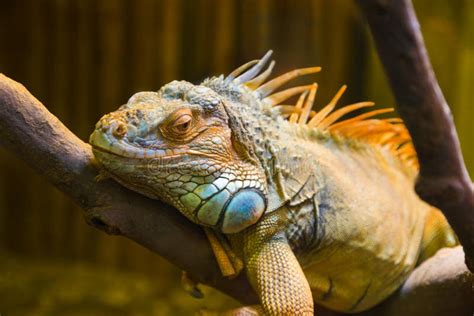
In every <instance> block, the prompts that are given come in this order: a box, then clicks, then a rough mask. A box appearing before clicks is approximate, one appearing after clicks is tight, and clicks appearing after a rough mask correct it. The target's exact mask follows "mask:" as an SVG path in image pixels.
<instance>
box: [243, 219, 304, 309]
mask: <svg viewBox="0 0 474 316" xmlns="http://www.w3.org/2000/svg"><path fill="white" fill-rule="evenodd" d="M274 220H275V218H273V219H272V218H271V217H270V218H268V219H264V220H262V221H261V222H260V223H258V224H257V225H256V226H255V227H252V228H250V229H248V231H247V232H246V233H245V236H244V241H243V247H244V248H243V249H244V260H245V268H246V271H247V276H248V279H249V281H250V283H251V284H252V286H253V288H254V289H255V291H256V292H257V294H258V296H259V298H260V304H261V308H262V309H263V311H264V313H265V314H267V315H313V298H312V295H311V290H310V287H309V284H308V281H307V280H306V277H305V275H304V273H303V270H302V269H301V266H300V265H299V263H298V261H297V260H296V257H295V255H294V254H293V251H292V250H291V247H290V245H289V243H288V240H287V239H286V237H285V235H284V234H283V233H281V232H275V230H276V227H278V226H279V225H276V223H275V221H274ZM280 227H281V226H280ZM255 310H256V311H258V310H259V309H258V308H257V309H255ZM247 313H248V310H247ZM243 315H245V313H243Z"/></svg>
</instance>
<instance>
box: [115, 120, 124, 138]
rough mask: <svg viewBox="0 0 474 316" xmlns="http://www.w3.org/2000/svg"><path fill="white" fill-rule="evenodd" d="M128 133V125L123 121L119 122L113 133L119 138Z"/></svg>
mask: <svg viewBox="0 0 474 316" xmlns="http://www.w3.org/2000/svg"><path fill="white" fill-rule="evenodd" d="M126 133H127V125H125V124H124V123H122V122H119V123H117V125H115V126H114V127H113V129H112V134H113V135H114V136H115V137H117V138H122V137H124V136H125V134H126Z"/></svg>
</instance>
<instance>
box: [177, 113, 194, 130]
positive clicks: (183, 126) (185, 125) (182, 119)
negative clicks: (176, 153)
mask: <svg viewBox="0 0 474 316" xmlns="http://www.w3.org/2000/svg"><path fill="white" fill-rule="evenodd" d="M192 120H193V117H192V116H191V115H190V114H188V113H186V114H183V115H181V116H179V117H178V118H177V119H176V120H175V121H174V122H173V124H172V126H173V129H174V130H175V131H176V132H178V133H185V132H187V131H188V130H189V128H190V127H191V122H192Z"/></svg>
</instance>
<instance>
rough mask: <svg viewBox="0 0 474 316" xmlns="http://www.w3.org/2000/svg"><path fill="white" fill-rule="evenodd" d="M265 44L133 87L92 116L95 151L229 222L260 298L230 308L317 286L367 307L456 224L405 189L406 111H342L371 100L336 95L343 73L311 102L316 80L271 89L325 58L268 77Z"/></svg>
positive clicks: (134, 180)
mask: <svg viewBox="0 0 474 316" xmlns="http://www.w3.org/2000/svg"><path fill="white" fill-rule="evenodd" d="M270 56H271V51H269V52H268V53H267V54H266V55H265V56H264V57H263V58H261V59H259V60H253V61H250V62H248V63H246V64H244V65H243V66H241V67H239V68H238V69H236V70H235V71H233V72H232V73H231V74H230V75H228V76H227V77H224V76H222V75H221V76H218V77H212V78H208V79H205V80H204V81H203V82H202V83H201V84H199V85H194V84H191V83H189V82H186V81H173V82H171V83H168V84H166V85H165V86H163V87H162V88H161V89H160V90H159V91H158V92H139V93H136V94H134V95H133V96H132V97H131V98H130V99H129V100H128V102H127V103H126V104H125V105H123V106H121V107H120V108H119V109H118V110H117V111H115V112H112V113H110V114H107V115H105V116H104V117H102V118H101V119H100V121H99V122H98V123H97V125H96V128H95V130H94V132H93V133H92V135H91V137H90V143H91V144H92V146H93V150H94V154H95V157H96V159H97V160H98V161H99V163H100V165H101V166H102V168H103V169H104V170H106V172H107V173H108V174H110V175H111V176H112V177H113V178H115V179H116V180H117V181H118V182H119V183H121V184H123V185H124V186H126V187H127V188H130V189H131V190H134V191H137V192H139V193H141V194H144V195H146V196H148V197H150V198H153V199H159V200H161V201H163V202H166V203H169V204H171V205H173V206H174V207H175V208H176V209H178V210H179V211H180V212H181V213H182V214H183V215H184V216H186V217H187V218H188V219H189V220H191V221H192V222H194V223H196V224H198V225H201V226H204V227H208V228H210V229H212V230H213V231H215V232H216V233H217V234H223V235H225V238H226V241H228V242H229V244H230V247H231V250H232V251H233V252H234V253H235V254H236V256H237V257H239V258H241V259H242V260H243V263H244V266H245V272H246V273H247V277H248V280H249V281H250V283H251V285H252V286H253V288H254V289H255V291H256V293H257V294H258V296H259V299H260V305H258V306H251V307H246V308H242V309H239V310H237V311H234V313H235V314H239V313H242V314H245V313H247V314H248V313H250V314H252V313H253V314H269V315H313V312H314V303H313V300H314V302H316V303H317V304H319V305H322V306H325V307H327V308H329V309H332V310H335V311H341V312H347V313H353V312H359V311H363V310H366V309H369V308H371V307H373V306H374V305H376V304H378V303H380V302H381V301H383V300H384V299H385V298H387V297H388V296H389V295H390V294H392V293H393V292H394V291H395V290H396V289H397V288H398V287H399V286H400V285H401V284H402V283H403V281H404V280H405V279H406V278H407V276H408V275H409V274H410V272H411V271H412V270H413V269H414V268H415V267H416V265H417V264H419V263H420V262H421V261H423V260H425V259H426V258H428V257H430V256H431V255H433V254H434V253H435V252H436V251H437V250H438V249H439V248H441V247H445V246H454V245H455V244H456V243H457V240H456V236H455V235H454V233H453V231H452V230H451V228H450V227H449V225H448V224H447V222H446V220H445V218H444V217H443V215H442V214H441V212H440V211H439V210H437V209H435V208H433V207H431V206H429V205H428V204H426V203H424V202H423V201H421V200H420V199H419V198H418V196H417V195H416V194H415V192H414V190H413V186H414V181H415V178H416V176H417V158H416V153H415V151H414V149H413V146H412V144H411V141H410V136H409V133H408V131H407V130H406V128H405V127H404V125H403V124H402V122H401V120H400V119H396V118H374V117H375V116H376V115H378V114H382V113H386V112H389V111H391V110H392V109H378V110H372V111H370V112H367V113H363V114H359V115H356V116H353V117H351V118H346V119H343V120H341V118H342V117H343V116H344V115H346V114H348V113H350V112H353V111H355V110H358V109H361V108H365V107H370V106H373V105H374V104H373V103H372V102H359V103H355V104H351V105H347V106H344V107H341V108H339V109H335V108H336V103H337V102H338V100H339V99H340V97H341V95H342V94H343V92H344V90H345V89H346V87H345V86H343V87H342V88H341V89H340V90H339V91H338V92H337V93H336V95H335V96H334V98H333V99H332V100H331V101H330V102H329V103H328V104H327V105H326V106H324V107H322V108H321V109H320V110H319V111H315V110H313V109H312V108H313V103H314V100H315V96H316V92H317V88H318V86H317V84H312V85H304V86H298V87H293V88H288V89H286V90H282V91H279V92H275V91H276V90H277V89H278V88H279V87H281V86H282V85H284V84H285V83H287V82H288V81H290V80H292V79H294V78H296V77H299V76H301V75H307V74H312V73H316V72H319V71H320V68H319V67H310V68H302V69H296V70H293V71H290V72H288V73H285V74H283V75H281V76H279V77H277V78H274V79H272V80H269V81H267V79H268V77H269V76H270V74H271V72H272V69H273V67H274V64H275V63H274V61H271V63H270V64H269V65H268V66H267V64H268V62H269V60H270ZM297 95H299V98H298V100H297V102H296V104H295V105H287V104H285V101H286V100H288V99H290V98H291V97H293V96H297ZM157 238H159V236H157ZM224 242H225V241H224Z"/></svg>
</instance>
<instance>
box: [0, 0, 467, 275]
mask: <svg viewBox="0 0 474 316" xmlns="http://www.w3.org/2000/svg"><path fill="white" fill-rule="evenodd" d="M415 6H416V9H417V11H418V15H419V17H420V22H421V25H422V29H423V32H424V35H425V38H426V42H427V46H428V50H429V52H430V53H431V57H432V61H433V65H434V68H435V71H436V73H437V75H438V78H439V81H440V84H441V86H442V89H443V91H444V93H445V95H446V97H447V99H448V101H449V103H450V105H451V107H452V110H453V113H454V116H455V120H456V123H457V127H458V131H459V133H460V137H461V141H462V145H463V149H464V153H465V159H466V161H467V164H468V167H469V168H470V172H471V174H474V141H473V138H474V130H473V125H474V124H472V120H473V119H474V105H473V90H472V86H473V82H474V78H473V76H474V58H473V57H474V42H473V36H472V34H473V32H474V2H472V1H469V0H453V1H430V0H415ZM270 48H272V49H274V51H275V54H274V57H275V59H276V60H277V67H276V71H275V72H276V73H282V72H284V71H286V70H289V69H291V68H295V67H303V66H310V65H321V66H322V67H323V72H322V73H320V74H317V75H315V76H314V77H313V78H315V79H316V80H317V81H318V82H319V83H320V92H318V98H319V100H321V101H320V103H318V104H319V105H321V104H323V102H325V101H327V100H328V99H329V98H330V96H332V95H333V94H334V93H335V91H336V90H337V88H338V87H339V86H340V85H342V84H344V83H347V84H348V85H349V90H348V92H347V94H346V96H345V97H344V99H343V102H349V101H356V100H361V99H371V100H373V101H375V102H377V103H378V104H380V105H383V106H392V105H393V104H394V102H393V99H392V97H391V94H390V90H389V89H388V86H387V83H386V80H385V78H384V75H383V73H382V71H381V67H380V64H379V61H378V59H377V56H376V54H375V52H374V48H373V46H372V44H371V40H370V36H369V34H368V32H367V29H366V27H365V25H364V23H363V21H362V20H361V18H360V16H359V14H358V12H357V10H356V8H355V7H354V5H353V3H352V1H347V0H338V1H334V0H333V1H324V0H311V1H310V0H298V1H291V0H278V1H270V0H254V1H251V0H240V1H239V0H198V1H191V0H188V1H185V0H161V1H152V0H134V1H132V0H100V1H99V0H17V1H2V2H0V72H4V73H5V74H7V75H8V76H11V77H12V78H14V79H16V80H18V81H20V82H22V83H23V84H24V85H25V86H26V87H27V88H28V89H29V90H30V91H31V92H32V93H33V94H34V95H35V96H36V97H37V98H38V99H39V100H41V101H42V102H44V104H45V105H47V107H48V108H49V110H50V111H51V112H52V113H54V114H55V115H56V116H58V117H59V119H60V120H61V121H63V122H64V123H65V124H66V126H68V127H69V128H70V129H71V130H72V131H73V132H74V133H76V134H77V135H79V137H81V138H82V139H83V140H87V138H88V135H89V134H90V132H91V131H92V130H93V127H94V124H95V122H96V121H97V120H98V119H99V118H100V116H101V115H103V114H104V113H106V112H109V111H112V110H114V109H115V108H117V107H118V106H119V105H121V104H123V103H124V102H126V100H127V99H128V97H129V96H131V95H132V94H133V93H134V92H136V91H140V90H158V89H159V87H160V86H161V85H163V84H165V83H167V82H169V81H171V80H173V79H185V80H188V81H191V82H199V81H200V80H202V79H203V78H205V77H206V76H208V75H212V74H220V73H228V72H229V71H230V70H232V69H233V68H235V67H236V66H238V65H240V64H241V63H243V62H245V61H248V60H250V59H254V58H256V57H259V56H261V55H262V54H263V53H264V52H265V51H266V50H268V49H270ZM308 80H309V79H308ZM0 143H1V140H0ZM157 238H159V236H157ZM2 247H3V248H6V249H7V250H9V251H12V252H15V253H18V254H22V255H26V256H31V257H53V258H66V259H71V260H85V261H89V262H97V263H100V264H104V265H111V266H117V267H123V268H127V269H133V270H139V271H145V272H152V271H157V270H158V268H159V267H166V266H165V265H163V262H162V261H161V260H160V259H159V258H158V257H157V256H154V255H152V254H151V253H149V252H148V251H147V250H145V249H143V248H141V247H139V246H136V245H134V244H133V243H132V242H130V241H128V240H125V239H124V238H120V237H111V236H107V235H105V234H103V233H100V232H98V231H95V230H94V229H92V228H90V227H89V226H87V225H86V224H85V222H84V220H83V218H82V216H81V212H80V210H79V209H77V207H76V206H74V205H73V204H72V203H71V202H70V201H69V200H68V199H67V198H66V197H64V196H63V195H62V194H61V193H60V192H58V191H57V190H56V189H54V188H53V187H52V186H51V185H49V184H48V183H46V182H45V181H44V180H43V179H41V178H40V177H38V176H37V175H36V174H35V173H34V172H32V171H31V170H30V169H28V167H26V166H25V165H24V164H23V163H21V162H20V161H18V158H17V157H13V156H11V155H10V154H9V153H7V152H5V151H4V150H2V149H0V248H2ZM0 256H1V254H0Z"/></svg>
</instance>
